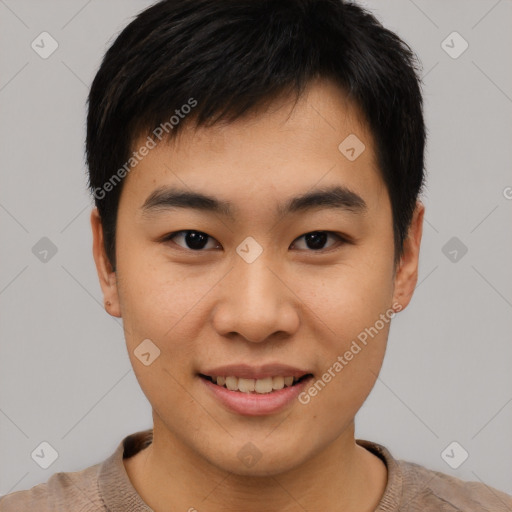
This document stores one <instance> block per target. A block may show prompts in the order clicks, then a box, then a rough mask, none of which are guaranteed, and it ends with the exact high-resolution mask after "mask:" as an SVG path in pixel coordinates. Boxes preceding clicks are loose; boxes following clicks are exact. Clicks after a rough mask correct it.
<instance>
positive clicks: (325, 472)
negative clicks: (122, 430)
mask: <svg viewBox="0 0 512 512" xmlns="http://www.w3.org/2000/svg"><path fill="white" fill-rule="evenodd" d="M154 419H157V418H154ZM124 464H125V467H126V470H127V473H128V476H129V478H130V480H131V482H132V484H133V486H134V487H135V489H136V490H137V492H138V493H139V494H140V496H141V497H142V499H143V500H144V501H145V502H146V503H147V504H148V505H149V506H150V507H151V508H152V509H153V510H154V511H155V512H164V511H168V510H170V509H171V510H183V511H190V512H194V511H195V510H196V511H197V512H203V511H205V510H208V512H221V511H222V512H226V511H227V510H237V511H239V510H244V512H261V510H265V511H267V512H278V511H279V512H298V511H303V510H330V511H343V512H352V511H354V512H355V511H357V512H364V511H368V512H370V511H373V510H375V508H376V507H377V506H378V503H379V501H380V499H381V497H382V495H383V493H384V489H385V486H386V482H387V470H386V466H385V464H384V463H383V461H382V460H381V459H380V458H378V457H377V456H375V455H373V454H372V453H370V452H369V451H367V450H366V449H365V448H363V447H361V446H359V445H357V444H356V442H355V438H354V423H353V422H352V424H351V425H350V426H349V427H348V428H347V429H345V431H344V432H343V434H342V435H341V436H340V437H338V438H337V439H335V440H334V441H333V442H332V443H330V444H329V445H328V446H326V447H325V448H324V449H323V450H322V451H320V452H318V453H317V454H316V455H315V456H314V457H312V458H310V459H309V460H307V461H305V462H304V463H303V464H301V465H300V466H298V467H295V468H293V469H292V470H290V471H287V472H285V473H280V474H275V475H271V476H246V475H236V474H234V473H230V472H228V471H225V470H222V469H221V468H219V467H216V466H214V465H213V464H211V463H209V462H208V461H206V460H205V459H204V458H202V457H200V456H199V455H198V454H197V453H196V452H192V451H191V450H190V449H189V448H188V447H187V446H184V445H183V444H182V443H180V441H179V440H178V439H176V438H175V437H174V436H173V435H172V434H170V433H169V431H168V430H167V429H166V428H165V426H164V425H162V424H161V422H160V421H158V420H157V421H155V425H154V428H153V442H152V444H151V445H150V446H148V447H147V448H146V449H144V450H142V451H141V452H139V453H138V454H136V455H134V456H133V457H131V458H130V459H125V460H124Z"/></svg>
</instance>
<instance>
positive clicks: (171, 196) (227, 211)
mask: <svg viewBox="0 0 512 512" xmlns="http://www.w3.org/2000/svg"><path fill="white" fill-rule="evenodd" d="M176 208H188V209H194V210H200V211H205V212H211V213H216V214H219V215H222V216H224V217H228V218H230V219H232V220H234V217H235V213H236V208H234V207H233V205H232V203H230V202H229V201H223V200H221V199H217V198H215V197H212V196H208V195H205V194H203V193H200V192H195V191H190V190H183V189H178V188H173V187H159V188H157V189H156V190H154V191H153V192H152V193H151V194H150V195H149V196H148V197H147V199H146V200H145V201H144V204H143V205H142V207H141V210H142V215H143V216H144V217H145V216H151V215H152V214H157V213H160V212H165V211H168V210H172V209H176ZM319 209H337V210H344V211H347V212H349V213H354V214H362V213H365V212H366V211H367V210H368V206H367V204H366V202H365V201H364V199H363V198H362V197H361V196H359V195H358V194H356V193H355V192H353V191H352V190H350V189H349V188H347V187H345V186H342V185H335V186H331V187H323V188H319V189H314V190H311V191H308V192H306V193H304V194H302V195H300V196H297V197H293V198H291V199H289V200H288V201H286V203H284V204H282V205H279V206H278V207H277V209H276V215H278V216H284V215H286V214H291V213H298V212H301V213H306V212H309V211H312V210H319Z"/></svg>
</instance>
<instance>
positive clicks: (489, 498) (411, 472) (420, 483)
mask: <svg viewBox="0 0 512 512" xmlns="http://www.w3.org/2000/svg"><path fill="white" fill-rule="evenodd" d="M397 463H398V466H399V468H400V472H401V474H402V478H403V488H402V490H403V495H402V506H404V507H405V509H407V510H422V511H425V512H426V511H434V510H435V511H443V512H445V511H446V512H448V511H449V512H458V511H460V512H473V511H475V512H476V511H478V512H482V511H489V512H490V511H492V512H512V496H510V495H508V494H506V493H504V492H502V491H499V490H498V489H495V488H494V487H490V486H489V485H486V484H484V483H482V482H476V481H464V480H461V479H459V478H456V477H454V476H451V475H448V474H445V473H441V472H439V471H433V470H430V469H427V468H425V467H424V466H420V465H419V464H415V463H413V462H407V461H403V460H399V461H397ZM418 507H420V508H418Z"/></svg>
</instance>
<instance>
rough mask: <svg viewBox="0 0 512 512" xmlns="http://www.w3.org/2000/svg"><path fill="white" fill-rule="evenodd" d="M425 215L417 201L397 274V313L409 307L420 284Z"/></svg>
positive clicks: (394, 303) (395, 294)
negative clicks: (417, 284)
mask: <svg viewBox="0 0 512 512" xmlns="http://www.w3.org/2000/svg"><path fill="white" fill-rule="evenodd" d="M424 213H425V206H424V205H423V203H422V202H421V201H417V202H416V208H415V210H414V214H413V217H412V220H411V224H410V226H409V232H408V236H407V239H406V240H405V241H404V247H403V254H402V257H401V258H400V262H399V265H398V269H397V271H396V274H395V283H394V284H395V286H394V293H393V308H394V309H395V310H396V311H400V310H402V309H405V308H406V307H407V305H408V304H409V302H410V301H411V298H412V295H413V293H414V289H415V288H416V283H417V282H418V264H419V255H420V245H421V237H422V233H423V217H424ZM395 305H396V308H395Z"/></svg>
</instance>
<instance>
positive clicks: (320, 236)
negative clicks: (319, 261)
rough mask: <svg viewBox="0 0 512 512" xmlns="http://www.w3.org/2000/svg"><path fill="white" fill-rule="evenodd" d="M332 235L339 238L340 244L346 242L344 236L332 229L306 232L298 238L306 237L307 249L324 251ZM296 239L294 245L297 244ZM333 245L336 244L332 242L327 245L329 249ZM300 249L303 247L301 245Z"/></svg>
mask: <svg viewBox="0 0 512 512" xmlns="http://www.w3.org/2000/svg"><path fill="white" fill-rule="evenodd" d="M330 236H331V237H336V238H337V239H338V241H339V243H338V245H340V244H342V243H344V242H346V240H345V239H344V238H343V237H341V236H340V235H337V234H336V233H333V232H331V231H311V232H310V233H306V234H305V235H302V236H300V237H299V238H297V239H296V240H300V239H301V238H304V241H305V243H306V249H311V250H313V251H322V250H326V249H325V247H324V245H325V243H326V241H327V239H328V238H329V237H330ZM296 240H295V241H294V242H293V243H292V246H294V245H296V243H297V242H296ZM333 245H336V244H331V245H330V246H328V247H327V250H328V249H330V248H331V247H333ZM299 249H301V248H300V247H299Z"/></svg>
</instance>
